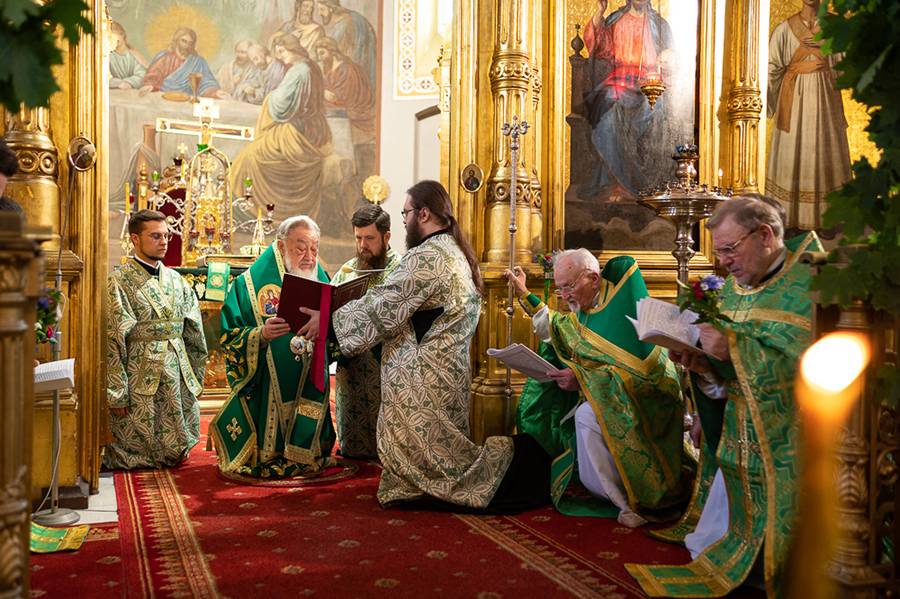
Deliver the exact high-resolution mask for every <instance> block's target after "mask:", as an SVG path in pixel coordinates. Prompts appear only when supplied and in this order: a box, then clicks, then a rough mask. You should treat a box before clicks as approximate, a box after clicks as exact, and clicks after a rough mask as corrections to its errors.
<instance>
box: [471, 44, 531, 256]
mask: <svg viewBox="0 0 900 599" xmlns="http://www.w3.org/2000/svg"><path fill="white" fill-rule="evenodd" d="M511 29H514V27H511ZM490 80H491V93H492V94H493V98H494V126H495V129H496V133H495V136H494V161H493V164H492V168H491V174H490V175H489V176H488V185H487V188H488V199H487V207H486V214H485V216H486V219H485V220H486V222H487V227H486V230H485V248H486V251H485V253H484V257H483V259H484V261H486V262H497V263H505V262H506V261H507V260H508V257H509V235H508V227H509V220H510V215H509V210H510V207H509V198H510V181H512V179H513V176H512V175H513V169H515V171H516V174H515V175H516V176H515V179H516V223H518V224H519V231H520V232H521V234H520V235H519V236H518V237H517V238H516V248H515V251H516V262H517V263H527V262H530V261H531V237H532V232H531V224H532V223H531V221H532V212H531V198H532V194H531V176H530V175H529V173H528V171H527V170H526V169H525V166H524V157H525V156H527V155H528V154H527V152H522V153H521V154H520V155H519V156H518V157H517V160H516V164H512V154H511V153H510V151H509V142H508V140H507V139H505V138H504V136H503V134H502V132H501V126H502V124H503V123H510V122H512V120H513V118H514V117H517V118H519V119H520V120H521V121H527V120H528V117H529V108H531V102H530V101H529V98H528V95H529V92H530V89H531V64H530V59H529V57H528V54H527V53H526V52H525V51H524V50H522V49H518V48H505V47H503V44H498V47H496V48H495V52H494V57H493V63H492V65H491V69H490Z"/></svg>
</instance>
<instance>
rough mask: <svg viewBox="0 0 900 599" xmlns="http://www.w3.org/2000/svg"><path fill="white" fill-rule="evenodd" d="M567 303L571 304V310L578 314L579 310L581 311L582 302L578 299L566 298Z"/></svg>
mask: <svg viewBox="0 0 900 599" xmlns="http://www.w3.org/2000/svg"><path fill="white" fill-rule="evenodd" d="M566 303H567V304H569V310H571V311H572V312H575V313H576V314H577V313H578V312H581V302H579V301H578V300H577V299H575V298H569V299H567V300H566Z"/></svg>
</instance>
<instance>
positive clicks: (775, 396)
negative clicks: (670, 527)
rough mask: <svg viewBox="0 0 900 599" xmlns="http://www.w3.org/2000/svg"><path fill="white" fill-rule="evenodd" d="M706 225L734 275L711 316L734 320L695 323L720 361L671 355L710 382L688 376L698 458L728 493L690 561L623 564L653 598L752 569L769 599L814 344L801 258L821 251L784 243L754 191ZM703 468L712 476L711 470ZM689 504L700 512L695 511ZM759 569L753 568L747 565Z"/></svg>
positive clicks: (783, 555) (776, 577)
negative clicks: (808, 354) (701, 440)
mask: <svg viewBox="0 0 900 599" xmlns="http://www.w3.org/2000/svg"><path fill="white" fill-rule="evenodd" d="M706 227H707V228H708V229H710V230H711V231H712V236H713V243H714V244H715V247H716V248H717V249H716V253H717V254H718V256H719V260H720V263H721V265H722V266H724V267H726V268H727V269H728V270H729V272H730V273H731V275H730V276H729V278H728V279H727V280H726V281H725V287H724V290H723V298H722V300H721V301H720V306H719V307H720V309H721V311H722V312H723V313H724V314H725V315H726V316H729V317H730V318H731V319H732V320H733V321H734V322H733V323H725V327H726V330H725V333H724V334H723V333H719V332H718V331H717V330H716V329H715V328H714V327H713V326H712V325H709V324H703V325H699V326H700V327H701V331H702V332H701V336H700V341H701V344H702V347H703V348H704V349H706V350H708V351H711V352H712V353H715V354H716V355H721V356H727V359H726V360H725V361H718V360H710V359H708V358H706V357H705V356H704V355H702V354H699V353H695V352H682V353H681V354H679V355H677V356H673V357H675V358H676V359H678V360H679V361H681V362H682V363H684V364H685V366H687V367H688V368H690V369H691V370H692V371H694V372H695V373H696V374H698V375H699V376H700V379H706V380H707V383H706V384H704V383H702V381H701V380H700V379H698V377H697V376H694V383H695V384H694V388H695V390H696V391H697V392H698V395H697V400H698V401H697V406H698V408H700V419H701V422H702V425H703V432H704V436H705V437H706V439H707V442H708V445H707V448H708V450H709V451H705V452H704V456H707V457H708V456H711V455H714V456H715V458H714V459H715V466H717V467H718V469H719V470H721V473H722V477H723V479H724V485H722V486H721V487H717V486H716V485H714V486H713V487H712V490H711V491H709V497H708V499H707V501H706V503H705V506H706V507H705V508H704V509H703V513H702V515H701V516H700V520H699V523H698V524H697V526H696V530H695V531H694V533H693V535H696V540H692V536H693V535H689V536H688V542H687V545H688V548H689V549H691V552H692V554H697V556H696V558H695V559H694V561H692V562H690V563H689V564H686V565H683V566H649V565H637V564H627V565H626V567H627V568H628V571H629V572H630V573H631V574H632V575H633V576H634V577H635V578H636V579H637V580H638V582H640V584H641V586H642V587H643V589H644V590H645V591H646V592H647V594H648V595H650V596H651V597H721V596H723V595H726V594H727V593H729V592H730V591H731V590H732V589H734V588H735V587H737V586H738V585H739V584H741V583H742V582H744V581H745V580H748V576H751V575H755V572H756V570H757V569H759V570H760V571H761V578H763V579H764V580H759V581H752V582H757V583H759V584H764V585H765V588H766V592H767V596H768V597H770V598H777V597H785V596H786V595H785V593H786V584H785V582H786V581H785V577H786V575H787V572H786V567H785V566H786V563H787V559H788V548H789V545H790V543H791V540H792V537H793V535H794V533H795V531H796V521H797V509H796V508H797V501H798V499H797V493H798V490H797V484H798V478H797V477H798V473H799V471H800V463H799V458H800V455H799V451H800V448H799V446H798V444H799V426H798V420H797V406H796V404H795V401H794V392H793V388H794V378H795V376H796V372H797V366H798V364H799V359H800V356H801V354H802V353H803V351H804V350H805V349H806V347H807V346H808V345H809V343H810V316H811V309H812V308H811V303H810V297H809V282H810V275H809V267H808V266H806V265H804V264H800V263H799V262H798V257H799V255H800V254H801V253H802V252H804V251H807V250H814V251H821V250H822V246H821V244H820V243H819V241H818V239H817V238H816V235H815V233H812V232H811V233H809V234H807V235H806V236H804V237H802V238H795V239H793V240H791V242H788V244H785V242H784V241H783V235H784V211H783V209H781V208H780V207H779V206H778V205H777V203H775V201H774V200H771V199H770V198H765V197H764V196H759V195H757V194H752V195H748V196H744V197H740V198H733V199H731V200H729V201H728V202H727V203H724V204H722V205H721V206H720V207H719V208H718V209H717V210H716V212H715V213H714V214H713V216H712V217H711V218H710V219H709V220H708V221H707V224H706ZM682 354H683V355H682ZM717 389H721V390H722V392H721V393H719V392H717V391H716V390H717ZM710 396H713V397H710ZM719 396H721V397H722V399H721V400H718V401H716V398H717V397H719ZM710 439H712V442H711V443H709V441H710ZM704 471H705V472H706V473H707V477H708V475H709V473H710V472H714V471H715V468H709V467H705V468H704ZM717 488H720V489H721V490H720V491H717ZM725 493H727V497H724V498H723V497H722V495H724V494H725ZM704 496H705V493H698V498H700V499H702V498H703V497H704ZM722 500H724V505H727V515H725V517H722V516H723V514H721V513H712V512H713V511H714V510H716V509H721V508H717V507H716V506H719V505H723V502H722ZM695 503H696V504H697V506H695V509H694V511H697V510H696V508H697V507H699V504H700V503H701V502H700V501H697V502H695ZM717 522H718V523H721V525H720V524H717ZM678 528H679V529H680V530H678V531H676V532H677V533H681V534H683V532H684V531H685V529H687V528H689V527H686V526H685V523H682V525H681V526H680V527H678ZM677 536H678V535H677V534H676V537H677ZM757 561H758V562H759V563H760V564H761V568H754V563H755V562H757ZM751 569H752V570H754V572H753V573H751Z"/></svg>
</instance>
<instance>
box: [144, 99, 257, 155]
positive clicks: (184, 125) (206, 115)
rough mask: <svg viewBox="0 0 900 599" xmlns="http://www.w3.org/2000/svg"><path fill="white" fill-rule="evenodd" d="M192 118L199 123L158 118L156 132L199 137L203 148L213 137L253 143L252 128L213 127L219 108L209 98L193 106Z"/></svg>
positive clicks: (233, 126)
mask: <svg viewBox="0 0 900 599" xmlns="http://www.w3.org/2000/svg"><path fill="white" fill-rule="evenodd" d="M194 116H195V117H198V118H199V119H200V122H199V123H197V122H191V121H175V120H172V119H166V118H158V119H156V130H157V131H160V132H162V133H174V134H176V135H199V136H200V143H201V144H203V145H205V146H209V145H210V144H211V142H212V138H213V137H222V138H224V139H240V140H243V141H253V127H244V126H242V125H214V124H213V121H215V120H216V119H218V118H219V107H218V106H216V105H215V104H214V103H213V101H212V99H210V98H201V99H200V103H199V104H196V105H195V106H194Z"/></svg>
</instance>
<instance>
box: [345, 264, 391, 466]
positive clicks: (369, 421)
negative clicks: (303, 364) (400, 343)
mask: <svg viewBox="0 0 900 599" xmlns="http://www.w3.org/2000/svg"><path fill="white" fill-rule="evenodd" d="M400 258H402V256H401V255H400V254H399V253H397V252H395V251H394V250H392V249H388V253H387V264H385V265H384V268H385V270H384V271H383V272H378V273H374V274H373V275H372V276H370V277H369V288H370V289H371V288H372V287H374V286H375V285H380V284H381V283H382V281H384V279H385V278H386V277H387V275H388V273H389V272H390V271H391V270H393V269H394V267H395V266H397V264H399V263H400ZM358 263H359V262H358V259H357V258H353V259H351V260H349V261H348V262H347V263H346V264H345V266H349V267H350V268H357V266H358ZM358 276H359V274H358V273H356V272H349V273H347V272H344V271H343V270H339V271H338V273H337V274H336V275H334V277H333V278H332V279H331V284H332V285H340V284H341V283H344V282H346V281H349V280H351V279H355V278H356V277H358ZM334 387H335V388H334V391H335V393H334V395H335V399H334V424H335V428H336V429H337V438H338V445H340V448H341V455H342V456H344V457H350V458H375V457H378V449H377V448H376V445H375V429H376V425H377V423H378V412H379V410H380V408H381V345H380V344H379V345H376V346H375V347H373V348H371V349H367V350H365V351H363V352H361V353H360V354H358V355H356V356H353V357H352V358H339V359H338V361H337V371H336V372H335V375H334Z"/></svg>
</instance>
